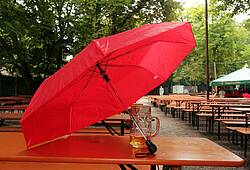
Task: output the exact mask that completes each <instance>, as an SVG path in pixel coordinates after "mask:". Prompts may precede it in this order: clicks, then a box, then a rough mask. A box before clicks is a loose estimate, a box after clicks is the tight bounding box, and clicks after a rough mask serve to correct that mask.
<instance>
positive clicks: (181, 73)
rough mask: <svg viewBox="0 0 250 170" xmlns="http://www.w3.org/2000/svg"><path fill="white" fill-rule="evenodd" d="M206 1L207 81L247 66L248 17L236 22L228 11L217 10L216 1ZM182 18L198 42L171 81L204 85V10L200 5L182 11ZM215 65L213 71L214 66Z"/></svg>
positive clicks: (248, 55)
mask: <svg viewBox="0 0 250 170" xmlns="http://www.w3.org/2000/svg"><path fill="white" fill-rule="evenodd" d="M213 2H214V3H211V4H209V7H210V8H209V70H210V72H209V75H210V80H212V79H214V78H215V73H216V74H217V76H219V75H223V74H228V73H230V72H232V71H235V70H236V69H239V68H241V67H243V66H244V64H245V61H247V62H248V65H249V66H250V60H249V59H250V53H249V52H250V49H249V44H250V43H249V42H250V36H249V34H250V31H249V25H250V24H249V20H248V21H245V22H244V23H243V24H238V23H236V22H235V21H234V20H233V19H232V17H231V14H230V13H228V12H227V11H219V12H218V10H217V1H215V0H214V1H213ZM181 19H182V20H185V19H188V20H189V21H190V22H191V23H192V26H193V32H194V34H195V39H196V42H197V46H196V49H194V51H193V52H192V53H191V54H190V55H189V56H188V57H187V58H186V59H185V61H184V62H183V64H182V66H181V67H180V68H179V69H178V70H177V71H176V72H175V73H174V75H173V81H174V82H175V84H177V83H178V84H179V82H180V80H182V81H183V80H184V84H188V85H194V84H204V83H206V74H205V12H204V7H203V6H198V7H197V8H191V9H188V10H187V11H184V12H183V14H182V18H181ZM214 63H215V66H216V72H215V69H214Z"/></svg>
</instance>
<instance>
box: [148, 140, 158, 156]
mask: <svg viewBox="0 0 250 170" xmlns="http://www.w3.org/2000/svg"><path fill="white" fill-rule="evenodd" d="M146 145H147V147H148V151H149V153H151V154H154V153H155V152H156V151H157V146H156V145H155V144H154V143H153V142H152V141H151V140H149V139H148V140H146Z"/></svg>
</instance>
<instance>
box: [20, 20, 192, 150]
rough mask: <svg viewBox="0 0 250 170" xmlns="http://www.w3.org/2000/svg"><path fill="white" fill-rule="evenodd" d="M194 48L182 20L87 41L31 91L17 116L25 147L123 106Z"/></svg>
mask: <svg viewBox="0 0 250 170" xmlns="http://www.w3.org/2000/svg"><path fill="white" fill-rule="evenodd" d="M194 47H195V39H194V36H193V33H192V28H191V25H190V24H189V23H187V22H184V23H161V24H148V25H144V26H142V27H140V28H135V29H132V30H129V31H126V32H122V33H119V34H116V35H113V36H109V37H106V38H101V39H97V40H93V41H92V42H91V43H90V44H89V45H88V46H87V47H86V48H85V49H84V50H83V51H81V52H80V53H79V54H78V55H77V56H75V57H74V58H73V59H72V60H71V61H70V62H69V63H67V64H66V65H65V66H64V67H63V68H61V69H60V70H59V71H57V72H56V73H55V74H53V75H52V76H51V77H49V78H48V79H46V80H45V81H44V82H43V83H42V84H41V86H40V87H39V89H38V90H37V91H36V93H35V95H34V96H33V98H32V100H31V102H30V104H29V106H28V108H27V110H26V112H25V113H24V116H23V118H22V120H21V125H22V128H23V131H24V136H25V139H26V143H27V146H28V147H30V146H32V145H35V144H38V143H41V142H44V141H48V140H52V139H55V138H57V137H60V136H63V135H66V134H70V133H72V132H74V131H76V130H79V129H81V128H83V127H86V126H88V125H91V124H93V123H95V122H97V121H100V120H103V119H105V118H107V117H109V116H111V115H114V114H116V113H119V112H122V111H124V110H126V109H127V107H129V106H130V105H131V104H133V103H134V102H135V101H137V100H138V99H139V98H140V97H142V96H143V95H145V94H147V93H148V92H150V91H151V90H152V89H154V88H155V87H157V86H159V85H160V84H161V83H163V82H164V81H165V80H166V79H167V78H168V77H169V76H170V75H171V74H172V72H173V71H174V70H175V69H176V68H177V66H178V65H179V64H180V63H181V61H182V60H183V59H184V58H185V57H186V56H187V54H188V53H189V52H190V51H191V50H192V49H193V48H194Z"/></svg>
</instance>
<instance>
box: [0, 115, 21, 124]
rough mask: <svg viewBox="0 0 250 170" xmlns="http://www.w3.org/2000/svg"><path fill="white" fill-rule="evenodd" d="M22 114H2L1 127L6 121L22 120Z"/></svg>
mask: <svg viewBox="0 0 250 170" xmlns="http://www.w3.org/2000/svg"><path fill="white" fill-rule="evenodd" d="M22 116H23V113H22V112H0V127H1V126H2V125H3V122H4V121H5V120H21V118H22Z"/></svg>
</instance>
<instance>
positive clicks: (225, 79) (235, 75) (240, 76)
mask: <svg viewBox="0 0 250 170" xmlns="http://www.w3.org/2000/svg"><path fill="white" fill-rule="evenodd" d="M237 84H250V69H249V68H248V66H247V64H246V65H245V66H244V67H243V68H241V69H239V70H236V71H234V72H232V73H229V74H227V75H224V76H222V77H220V78H218V79H215V80H213V81H212V82H211V85H212V86H226V85H237Z"/></svg>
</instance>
